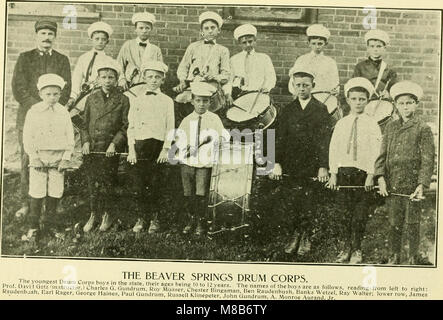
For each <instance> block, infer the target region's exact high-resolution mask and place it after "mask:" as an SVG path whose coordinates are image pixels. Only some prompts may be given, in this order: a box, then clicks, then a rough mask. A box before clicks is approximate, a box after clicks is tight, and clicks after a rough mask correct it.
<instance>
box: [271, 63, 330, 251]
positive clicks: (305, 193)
mask: <svg viewBox="0 0 443 320" xmlns="http://www.w3.org/2000/svg"><path fill="white" fill-rule="evenodd" d="M289 76H290V78H291V79H292V84H293V87H294V88H293V89H294V92H296V96H297V98H296V99H295V100H294V101H292V102H291V103H290V104H288V105H286V106H285V107H284V109H283V110H282V112H281V113H280V115H279V119H278V121H277V127H276V137H277V141H276V148H275V161H276V163H275V167H274V170H273V173H272V174H271V175H270V178H271V179H276V180H280V179H281V178H282V175H283V173H285V174H288V175H289V178H288V179H287V180H286V181H285V188H284V189H283V190H284V192H286V193H287V198H288V201H291V202H292V203H293V204H294V205H293V206H292V207H293V208H294V209H295V210H296V211H295V212H293V214H292V216H291V217H290V222H291V223H292V225H291V228H292V230H291V232H293V235H292V238H291V240H290V242H289V243H288V244H287V246H286V248H285V252H286V253H287V254H291V253H293V252H296V253H297V254H298V255H303V254H306V253H308V251H309V250H310V249H311V244H310V243H311V241H310V238H311V237H310V236H311V233H312V230H313V229H314V228H315V226H314V225H313V223H312V222H313V221H314V220H315V217H316V205H315V204H316V199H317V198H318V197H319V196H318V195H319V193H318V190H317V186H318V183H314V182H313V181H312V177H318V180H319V181H320V182H323V183H324V182H326V181H327V179H328V146H329V138H330V136H331V121H330V117H329V113H328V110H327V108H326V106H325V105H324V104H322V103H321V102H320V101H318V100H317V99H315V98H314V97H312V95H311V91H312V90H313V89H314V87H315V82H314V73H313V72H312V71H311V70H310V69H309V68H308V66H301V65H296V66H294V67H293V68H291V70H290V71H289ZM299 188H300V189H299ZM294 189H295V190H299V191H296V192H294ZM289 199H291V200H289Z"/></svg>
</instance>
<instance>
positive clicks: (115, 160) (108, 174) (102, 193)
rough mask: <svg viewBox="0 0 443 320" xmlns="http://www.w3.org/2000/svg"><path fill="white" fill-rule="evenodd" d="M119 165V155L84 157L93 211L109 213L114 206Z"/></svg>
mask: <svg viewBox="0 0 443 320" xmlns="http://www.w3.org/2000/svg"><path fill="white" fill-rule="evenodd" d="M118 165H119V157H118V156H114V157H110V158H108V157H106V156H104V155H99V154H90V155H88V156H86V157H85V158H84V162H83V166H84V168H85V173H86V176H87V180H88V192H89V203H90V209H91V212H104V211H106V212H108V213H109V212H110V211H111V210H112V208H113V207H114V204H115V197H116V195H115V191H114V190H115V186H116V182H117V173H118Z"/></svg>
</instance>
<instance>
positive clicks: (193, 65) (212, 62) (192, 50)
mask: <svg viewBox="0 0 443 320" xmlns="http://www.w3.org/2000/svg"><path fill="white" fill-rule="evenodd" d="M206 21H213V22H215V23H216V24H217V26H218V29H219V30H220V29H221V27H222V25H223V19H222V18H221V17H220V16H219V15H218V14H217V13H215V12H211V11H207V12H203V13H202V14H201V15H200V16H199V23H200V25H201V26H203V24H204V23H205V22H206ZM177 77H178V79H179V80H180V82H181V83H190V82H192V81H206V82H208V83H210V84H211V85H213V86H214V87H215V88H216V89H217V91H218V93H217V96H216V97H215V99H216V102H215V103H214V106H212V107H211V109H210V111H216V110H215V109H218V108H219V107H221V105H222V104H223V101H224V95H225V91H224V90H226V88H225V89H224V90H222V86H223V85H226V83H227V82H228V80H229V77H230V66H229V50H228V48H226V47H224V46H222V45H220V44H218V43H217V42H216V39H214V40H207V39H202V40H199V41H196V42H193V43H191V44H190V45H189V46H188V48H187V49H186V52H185V54H184V56H183V58H182V60H181V62H180V64H179V66H178V68H177ZM207 77H210V78H211V80H205V79H206V78H207ZM176 101H177V102H179V103H188V102H190V101H191V93H190V91H189V90H187V91H184V92H182V93H180V94H179V95H178V96H177V98H176Z"/></svg>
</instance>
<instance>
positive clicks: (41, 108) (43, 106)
mask: <svg viewBox="0 0 443 320" xmlns="http://www.w3.org/2000/svg"><path fill="white" fill-rule="evenodd" d="M50 109H52V111H54V112H57V109H58V103H56V104H55V105H54V106H53V107H52V108H50V107H49V105H48V104H47V103H46V102H43V101H42V102H40V104H39V105H38V106H37V108H36V111H38V112H44V111H46V110H50Z"/></svg>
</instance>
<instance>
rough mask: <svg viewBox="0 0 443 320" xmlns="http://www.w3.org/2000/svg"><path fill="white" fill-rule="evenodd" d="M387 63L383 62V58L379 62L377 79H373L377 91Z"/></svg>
mask: <svg viewBox="0 0 443 320" xmlns="http://www.w3.org/2000/svg"><path fill="white" fill-rule="evenodd" d="M386 67H387V65H386V62H384V61H383V60H382V61H381V63H380V70H379V71H378V76H377V80H376V81H375V85H374V88H375V91H377V88H378V85H379V84H380V81H381V78H382V77H383V73H384V72H385V69H386Z"/></svg>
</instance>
